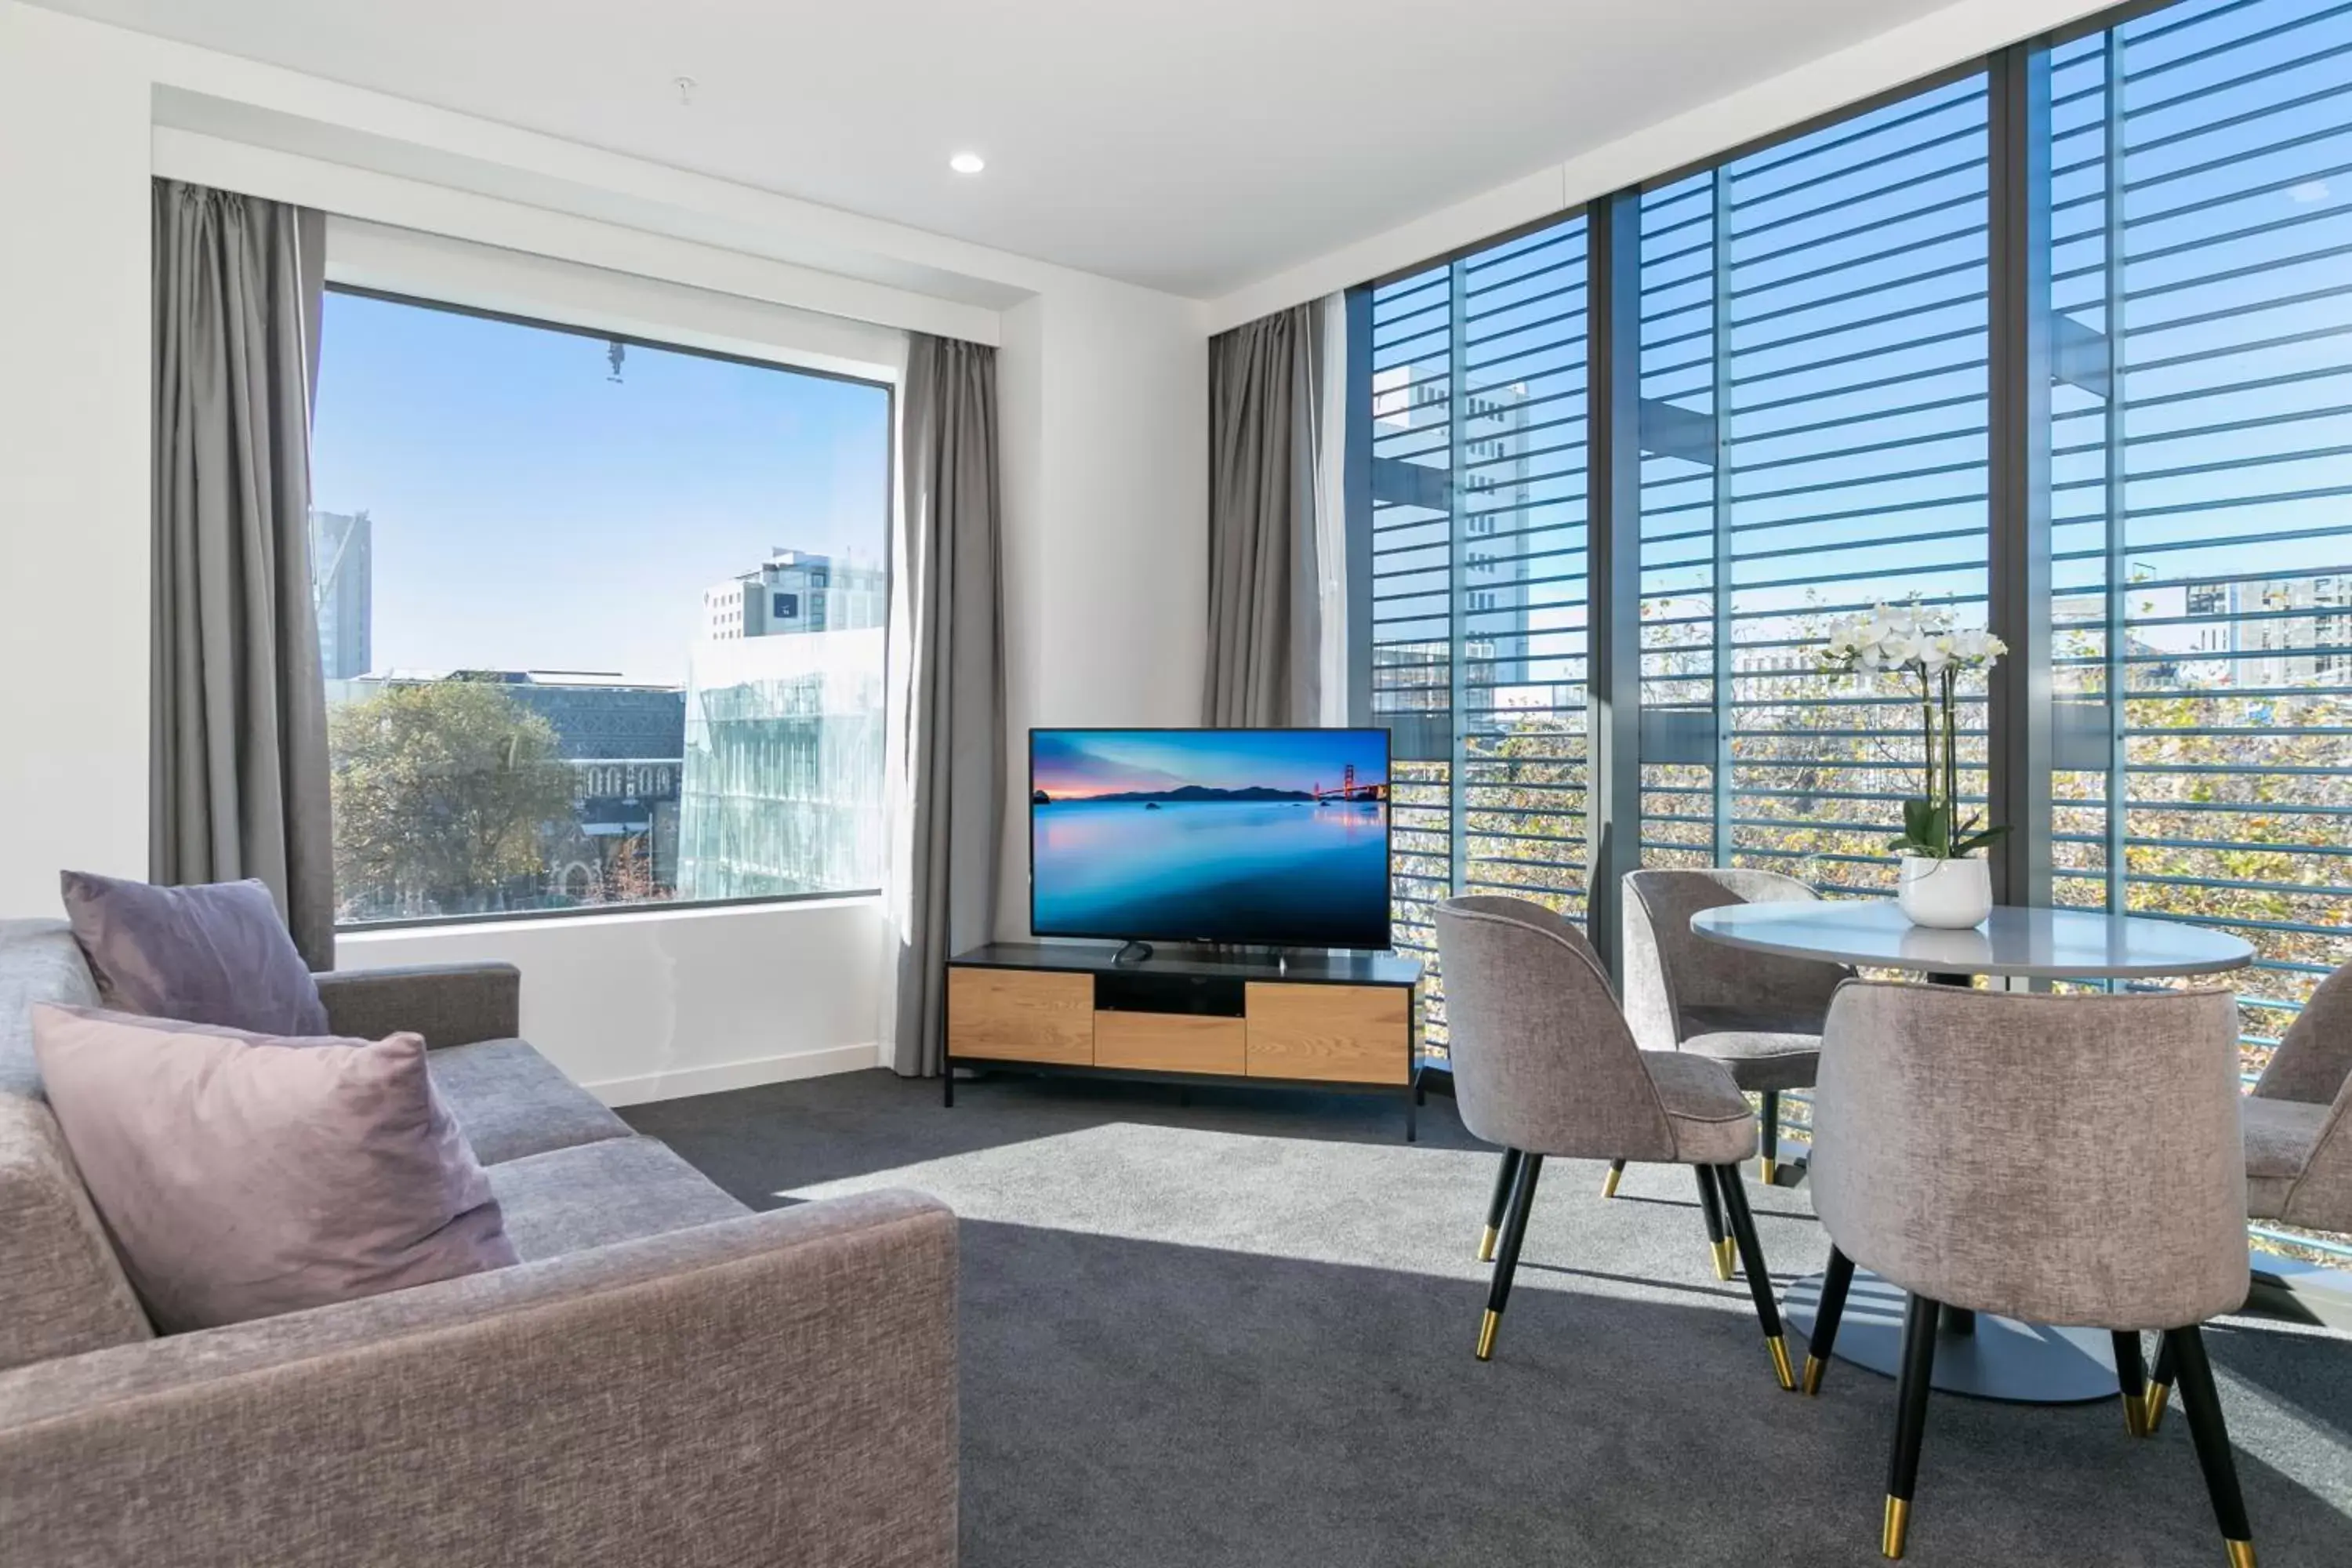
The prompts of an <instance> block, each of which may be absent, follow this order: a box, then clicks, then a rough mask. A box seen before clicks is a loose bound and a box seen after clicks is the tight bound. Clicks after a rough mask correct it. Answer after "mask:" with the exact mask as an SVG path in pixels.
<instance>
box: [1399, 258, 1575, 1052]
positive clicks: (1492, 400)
mask: <svg viewBox="0 0 2352 1568" xmlns="http://www.w3.org/2000/svg"><path fill="white" fill-rule="evenodd" d="M1586 268H1587V257H1586V236H1585V225H1584V220H1583V219H1582V218H1580V217H1573V218H1570V219H1569V220H1567V221H1566V222H1563V223H1559V224H1555V225H1552V226H1549V227H1546V228H1543V229H1540V230H1538V231H1537V232H1535V233H1532V234H1528V235H1522V236H1519V237H1515V238H1512V239H1509V240H1506V241H1504V242H1502V243H1501V244H1498V245H1496V246H1493V247H1489V248H1487V249H1485V250H1482V251H1480V252H1479V253H1478V254H1476V255H1475V256H1471V257H1465V258H1462V259H1459V260H1456V261H1453V262H1450V263H1447V264H1444V265H1440V266H1434V267H1431V268H1426V269H1424V270H1423V271H1420V272H1416V273H1414V274H1412V276H1410V277H1407V278H1402V279H1398V280H1396V281H1395V282H1392V283H1390V284H1387V285H1384V286H1382V287H1381V288H1379V289H1374V290H1373V291H1372V299H1371V345H1370V352H1371V389H1372V390H1371V405H1370V408H1369V409H1368V410H1367V411H1366V412H1367V414H1368V416H1369V418H1370V445H1371V452H1372V458H1371V466H1370V472H1371V497H1370V512H1369V519H1370V521H1369V526H1370V533H1371V542H1370V550H1371V573H1370V579H1371V584H1372V589H1371V613H1370V616H1369V617H1366V620H1367V633H1368V635H1367V637H1366V642H1365V651H1366V653H1367V654H1368V656H1369V658H1370V681H1369V687H1370V703H1371V714H1372V717H1371V721H1372V722H1374V723H1380V724H1386V725H1388V726H1389V727H1390V729H1391V749H1392V752H1393V756H1394V763H1393V773H1394V783H1395V800H1394V805H1393V810H1394V812H1395V839H1394V844H1395V857H1394V870H1393V876H1394V882H1395V897H1396V932H1397V939H1396V940H1397V945H1398V947H1399V949H1400V950H1401V951H1405V952H1412V953H1413V954H1414V955H1415V956H1418V957H1421V958H1423V959H1424V960H1425V961H1432V962H1433V960H1434V958H1435V952H1434V951H1433V939H1432V935H1431V931H1430V926H1429V907H1430V905H1431V903H1432V902H1433V901H1434V900H1439V899H1443V898H1445V897H1447V896H1448V895H1450V894H1452V893H1457V892H1508V893H1517V894H1520V895H1523V896H1525V897H1528V898H1533V899H1537V900H1541V901H1542V902H1545V903H1548V904H1550V905H1551V906H1553V907H1554V908H1556V909H1559V910H1561V911H1563V912H1565V913H1568V914H1571V915H1573V914H1577V913H1579V912H1580V910H1582V908H1583V904H1584V887H1585V855H1584V812H1585V788H1586V783H1587V780H1586V773H1585V763H1586V745H1585V701H1584V677H1585V616H1584V606H1585V542H1586V538H1585V512H1586V494H1585V491H1586V483H1585V481H1586V474H1587V452H1586V444H1587V431H1588V419H1587V410H1586V400H1587V379H1588V378H1587V372H1588V365H1587V356H1586V344H1587V321H1586V314H1587V311H1586V304H1587V301H1586V288H1585V283H1586ZM1437 1026H1438V1028H1439V1030H1440V1031H1441V1032H1442V1028H1443V1022H1442V1014H1440V1015H1439V1016H1438V1024H1437Z"/></svg>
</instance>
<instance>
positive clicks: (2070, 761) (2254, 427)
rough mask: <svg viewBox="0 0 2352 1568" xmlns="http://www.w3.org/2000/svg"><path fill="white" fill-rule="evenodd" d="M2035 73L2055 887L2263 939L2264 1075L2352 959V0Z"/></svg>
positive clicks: (2205, 18) (2191, 21) (2228, 16)
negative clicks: (2047, 216) (2048, 404)
mask: <svg viewBox="0 0 2352 1568" xmlns="http://www.w3.org/2000/svg"><path fill="white" fill-rule="evenodd" d="M2050 90H2051V136H2052V142H2051V163H2052V192H2051V234H2052V251H2051V274H2052V304H2053V356H2054V364H2053V381H2054V385H2053V392H2052V418H2051V426H2050V441H2051V497H2050V500H2051V514H2052V520H2053V531H2052V549H2051V554H2052V576H2053V587H2054V595H2053V603H2052V620H2053V636H2052V647H2051V659H2052V675H2053V689H2055V692H2056V695H2057V698H2058V700H2057V703H2056V706H2055V708H2054V709H2053V716H2054V720H2055V722H2054V724H2053V730H2054V731H2055V736H2054V744H2053V751H2054V753H2055V754H2054V756H2053V780H2052V794H2053V797H2054V799H2053V813H2052V821H2051V824H2050V826H2051V831H2052V837H2053V859H2054V860H2055V863H2056V883H2055V897H2056V898H2057V900H2059V901H2060V902H2062V903H2067V904H2075V905H2085V906H2089V907H2093V908H2106V909H2114V910H2129V911H2130V912H2132V913H2134V914H2145V915H2152V916H2156V917H2158V918H2160V919H2174V920H2183V921H2196V922H2198V923H2200V924H2205V925H2211V926H2216V927H2220V928H2221V929H2224V930H2230V931H2236V932H2237V933H2239V934H2240V935H2242V936H2244V937H2245V938H2246V939H2247V940H2249V941H2250V942H2252V943H2253V944H2254V946H2255V948H2256V950H2257V951H2258V952H2259V953H2260V955H2261V958H2260V962H2259V964H2258V966H2257V968H2256V969H2255V971H2254V972H2253V973H2251V974H2250V975H2246V976H2243V977H2241V984H2240V988H2241V991H2242V994H2244V995H2245V996H2246V998H2247V1005H2246V1007H2245V1008H2244V1022H2245V1036H2244V1046H2243V1050H2242V1056H2243V1067H2244V1068H2245V1071H2246V1073H2247V1075H2248V1076H2249V1078H2250V1079H2251V1077H2252V1075H2253V1074H2254V1073H2257V1072H2259V1071H2260V1069H2261V1068H2262V1065H2263V1062H2264V1061H2266V1060H2267V1059H2268V1057H2269V1054H2270V1049H2271V1047H2272V1045H2273V1043H2274V1042H2275V1041H2276V1040H2277V1038H2278V1037H2279V1035H2280V1034H2281V1033H2282V1032H2283V1031H2284V1029H2285V1028H2286V1027H2287V1026H2288V1025H2289V1024H2290V1023H2292V1021H2293V1019H2294V1016H2295V1013H2296V1011H2297V1010H2298V1009H2299V1008H2300V1006H2301V1005H2302V1003H2303V1000H2304V998H2305V997H2306V996H2307V995H2309V994H2310V991H2311V988H2312V987H2313V985H2314V984H2316V982H2317V979H2318V977H2319V976H2320V975H2322V974H2324V973H2326V972H2327V971H2328V970H2330V969H2332V968H2334V967H2335V966H2336V965H2337V964H2340V963H2345V962H2346V961H2347V960H2352V935H2347V925H2352V5H2342V4H2321V3H2317V0H2252V3H2249V0H2201V3H2197V4H2189V5H2176V6H2172V7H2169V8H2168V9H2165V10H2162V11H2158V12H2153V13H2150V14H2149V15H2147V16H2141V17H2138V18H2136V19H2135V20H2133V21H2131V22H2129V23H2126V24H2125V25H2123V26H2118V27H2116V28H2113V29H2110V30H2108V31H2106V32H2103V33H2097V34H2094V35H2091V36H2089V37H2084V38H2081V39H2078V40H2075V41H2074V42H2072V43H2069V44H2066V45H2064V46H2062V47H2060V48H2059V49H2058V50H2057V51H2055V52H2054V53H2053V57H2052V61H2051V89H2050ZM2116 694H2120V695H2121V697H2122V701H2121V703H2120V705H2117V704H2116V702H2114V701H2112V700H2111V698H2112V697H2113V696H2115V695H2116Z"/></svg>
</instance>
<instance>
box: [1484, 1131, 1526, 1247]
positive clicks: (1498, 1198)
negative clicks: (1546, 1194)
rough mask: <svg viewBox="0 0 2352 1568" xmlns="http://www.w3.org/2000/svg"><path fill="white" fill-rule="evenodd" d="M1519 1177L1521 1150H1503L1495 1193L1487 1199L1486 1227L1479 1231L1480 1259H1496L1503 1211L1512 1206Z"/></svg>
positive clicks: (1501, 1231) (1496, 1173) (1497, 1171)
mask: <svg viewBox="0 0 2352 1568" xmlns="http://www.w3.org/2000/svg"><path fill="white" fill-rule="evenodd" d="M1518 1179H1519V1152H1518V1151H1517V1149H1506V1150H1504V1151H1503V1163H1502V1164H1501V1165H1500V1166H1498V1167H1497V1168H1496V1172H1495V1193H1494V1195H1493V1196H1492V1197H1490V1198H1488V1199H1487V1200H1486V1229H1485V1230H1482V1231H1480V1232H1479V1233H1478V1261H1479V1262H1481V1263H1492V1262H1494V1261H1495V1242H1496V1238H1497V1237H1500V1236H1501V1235H1502V1234H1503V1211H1504V1210H1505V1209H1506V1208H1508V1207H1509V1206H1510V1203H1511V1185H1512V1184H1513V1183H1515V1182H1517V1180H1518Z"/></svg>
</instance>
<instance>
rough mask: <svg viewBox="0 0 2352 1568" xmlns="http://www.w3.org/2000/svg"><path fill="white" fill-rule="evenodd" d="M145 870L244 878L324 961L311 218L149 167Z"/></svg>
mask: <svg viewBox="0 0 2352 1568" xmlns="http://www.w3.org/2000/svg"><path fill="white" fill-rule="evenodd" d="M154 202H155V228H154V266H155V312H154V322H155V421H154V440H155V472H154V485H155V500H154V593H153V604H152V616H153V625H152V647H151V654H150V658H151V663H152V671H151V673H152V689H153V714H152V752H151V756H150V761H149V764H148V768H149V797H148V798H149V805H148V861H149V864H148V874H149V876H150V877H152V879H154V880H156V881H158V882H165V883H185V882H212V881H226V880H230V879H236V878H242V877H257V878H259V879H261V880H262V881H264V882H266V883H268V885H269V889H270V891H271V893H272V894H273V895H275V896H276V898H277V900H278V908H279V910H281V911H282V912H283V913H284V914H285V916H286V922H287V925H288V927H289V929H290V930H291V931H293V933H294V941H295V945H296V946H298V947H299V948H300V949H301V951H302V955H303V957H304V958H306V959H308V960H309V961H310V967H311V968H313V969H331V968H332V967H334V852H333V843H332V838H331V824H330V820H329V815H328V812H329V808H328V788H329V786H328V776H327V717H326V705H325V698H324V693H323V690H322V686H321V681H320V670H319V633H318V626H317V612H316V609H315V607H314V605H313V604H312V601H311V595H310V391H311V385H312V383H313V380H314V378H315V377H316V374H317V363H318V362H317V357H316V356H317V348H318V323H319V314H320V300H321V297H322V295H323V293H324V289H325V273H324V270H323V267H324V251H325V233H326V230H325V220H324V219H323V217H322V216H320V214H318V213H315V212H310V211H308V210H306V209H304V208H300V207H293V206H288V205H284V204H282V203H278V202H266V201H260V200H257V199H256V198H254V197H251V196H241V195H230V194H229V193H227V192H224V191H215V190H211V189H208V188H206V187H205V186H202V185H190V184H181V183H180V182H178V181H174V180H158V181H156V182H155V187H154Z"/></svg>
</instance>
